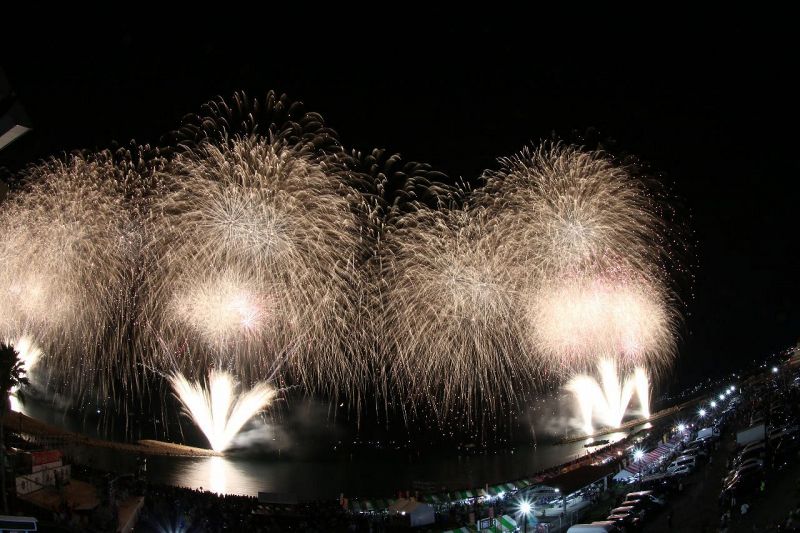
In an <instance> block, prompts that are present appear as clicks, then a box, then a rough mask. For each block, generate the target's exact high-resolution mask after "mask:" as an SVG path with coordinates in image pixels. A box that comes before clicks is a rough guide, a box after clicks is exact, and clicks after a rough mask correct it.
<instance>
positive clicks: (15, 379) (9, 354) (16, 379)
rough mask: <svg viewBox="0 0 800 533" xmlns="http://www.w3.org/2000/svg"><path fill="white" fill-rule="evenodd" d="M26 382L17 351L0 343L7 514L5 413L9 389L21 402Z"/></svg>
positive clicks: (0, 446) (0, 439)
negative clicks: (14, 392) (13, 391)
mask: <svg viewBox="0 0 800 533" xmlns="http://www.w3.org/2000/svg"><path fill="white" fill-rule="evenodd" d="M27 384H28V378H27V377H25V369H24V368H23V366H22V360H21V359H20V358H19V353H17V351H16V350H15V349H14V347H13V346H9V345H7V344H2V343H0V492H2V494H3V512H4V513H6V514H8V498H7V497H6V435H5V421H6V415H7V414H8V412H9V411H11V400H10V398H9V396H10V395H11V391H12V390H14V389H16V395H17V399H18V400H19V401H20V403H22V402H23V401H24V397H23V395H22V389H21V387H22V385H27Z"/></svg>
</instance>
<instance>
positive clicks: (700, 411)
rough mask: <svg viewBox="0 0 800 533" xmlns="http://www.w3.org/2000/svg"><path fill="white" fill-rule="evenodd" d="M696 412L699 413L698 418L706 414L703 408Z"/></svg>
mask: <svg viewBox="0 0 800 533" xmlns="http://www.w3.org/2000/svg"><path fill="white" fill-rule="evenodd" d="M697 414H698V415H700V418H703V417H704V416H706V410H705V409H700V410H699V411H698V412H697Z"/></svg>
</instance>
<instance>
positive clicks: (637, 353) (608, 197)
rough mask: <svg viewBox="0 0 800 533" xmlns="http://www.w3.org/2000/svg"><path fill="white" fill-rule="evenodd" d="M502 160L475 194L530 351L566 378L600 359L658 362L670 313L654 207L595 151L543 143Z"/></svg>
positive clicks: (665, 232) (652, 199)
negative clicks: (511, 281) (513, 290)
mask: <svg viewBox="0 0 800 533" xmlns="http://www.w3.org/2000/svg"><path fill="white" fill-rule="evenodd" d="M501 161H502V164H503V166H502V168H501V170H498V171H493V172H487V174H486V178H487V185H486V187H485V189H484V190H483V191H480V195H479V198H480V201H481V202H482V203H483V204H484V205H487V206H489V208H490V209H491V210H492V211H493V212H494V213H496V215H497V217H498V223H497V225H498V227H501V228H503V230H504V231H503V233H504V235H505V238H506V240H507V243H508V245H507V249H508V250H509V251H510V252H511V256H510V257H509V259H508V264H510V265H513V267H514V268H515V272H516V274H515V277H516V278H517V279H518V280H520V306H521V307H522V308H523V309H524V313H525V315H526V324H525V327H524V329H525V330H526V331H527V332H528V334H529V340H530V349H531V350H532V351H535V352H536V355H537V357H538V358H539V359H540V360H541V361H542V362H543V363H544V364H548V365H549V366H552V367H553V368H558V369H561V372H562V373H565V374H569V373H572V372H574V371H578V370H586V369H588V368H591V367H593V366H594V362H595V361H596V360H597V358H599V357H602V358H615V359H620V360H621V361H620V362H621V363H623V364H624V365H625V366H626V368H632V367H633V366H636V365H645V366H647V367H648V368H654V369H657V368H659V367H661V366H662V365H664V364H667V363H668V362H669V361H670V360H671V356H672V354H673V350H674V341H675V334H674V332H675V326H676V322H677V315H676V311H675V302H674V298H673V297H672V295H671V292H670V283H669V276H668V274H667V271H668V268H669V266H670V262H671V256H670V245H669V243H670V239H671V238H673V236H672V235H671V234H670V231H669V228H668V227H667V226H666V224H665V221H664V218H663V216H662V214H661V211H662V210H663V208H664V205H663V202H662V201H661V200H660V199H659V198H658V196H657V195H655V194H654V193H652V192H651V191H650V189H648V187H647V184H646V183H645V181H643V180H642V179H639V178H637V177H636V175H635V173H634V172H633V169H632V168H629V167H626V166H624V165H618V164H615V163H614V161H613V160H611V159H610V158H609V157H607V156H605V155H603V154H601V153H597V152H583V151H580V150H578V149H576V148H573V147H563V146H560V145H547V144H546V145H544V146H543V147H542V148H540V149H539V150H536V151H530V150H524V151H523V152H522V153H521V154H520V155H519V156H517V157H514V158H507V159H504V160H501Z"/></svg>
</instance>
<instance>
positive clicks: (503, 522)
mask: <svg viewBox="0 0 800 533" xmlns="http://www.w3.org/2000/svg"><path fill="white" fill-rule="evenodd" d="M516 530H517V521H516V520H514V519H513V518H511V516H510V515H507V514H504V515H503V516H501V517H500V518H497V519H496V520H495V525H494V526H492V527H490V528H488V529H484V530H482V531H489V532H491V533H506V532H509V531H516ZM477 531H478V528H477V527H476V526H465V527H460V528H458V529H450V530H448V531H445V532H444V533H476V532H477Z"/></svg>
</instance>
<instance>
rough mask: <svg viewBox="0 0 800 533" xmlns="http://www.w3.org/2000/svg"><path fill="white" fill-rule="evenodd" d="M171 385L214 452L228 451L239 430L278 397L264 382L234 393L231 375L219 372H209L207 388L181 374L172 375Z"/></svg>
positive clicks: (233, 382) (233, 381)
mask: <svg viewBox="0 0 800 533" xmlns="http://www.w3.org/2000/svg"><path fill="white" fill-rule="evenodd" d="M170 382H171V384H172V388H173V390H174V391H175V395H176V396H177V397H178V399H179V400H180V402H181V404H183V406H184V408H185V410H186V413H187V415H188V416H190V417H191V418H192V420H193V421H194V423H195V424H197V427H199V428H200V429H201V430H202V432H203V434H204V435H205V436H206V438H207V439H208V443H209V444H210V445H211V449H212V450H214V451H216V452H224V451H225V450H226V449H228V448H229V447H230V446H231V444H232V443H233V440H234V438H235V437H236V435H237V433H239V431H240V430H241V429H242V427H244V425H245V424H246V423H247V422H248V421H249V420H250V419H251V418H253V417H254V416H255V415H256V414H258V413H260V412H261V411H263V410H264V409H265V408H266V407H267V406H269V404H270V403H271V402H272V400H273V399H274V398H275V396H276V395H277V391H275V389H273V388H272V387H271V386H270V385H269V384H267V383H264V382H259V383H256V384H255V386H253V388H252V389H249V390H247V391H244V392H241V393H240V394H237V393H236V385H237V384H236V381H235V380H234V378H233V376H231V375H230V374H229V373H228V372H224V371H219V370H212V371H211V372H210V373H209V376H208V385H207V387H204V384H203V383H199V382H190V381H189V380H187V379H186V378H185V377H184V376H183V375H182V374H173V375H172V377H170Z"/></svg>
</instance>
